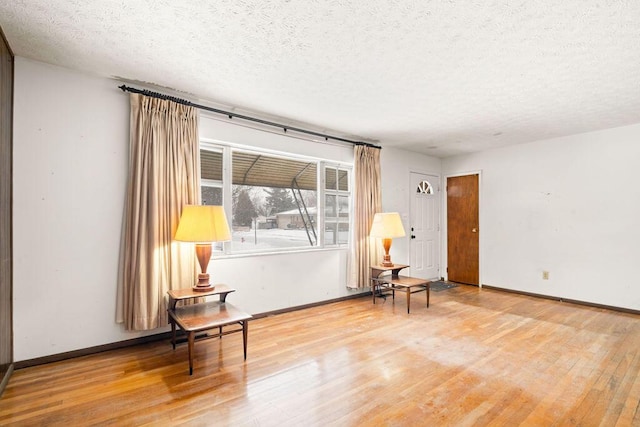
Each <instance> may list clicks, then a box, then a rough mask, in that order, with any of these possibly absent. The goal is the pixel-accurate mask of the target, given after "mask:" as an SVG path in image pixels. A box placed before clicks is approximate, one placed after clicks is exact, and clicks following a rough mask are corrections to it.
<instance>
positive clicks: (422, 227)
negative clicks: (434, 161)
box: [409, 172, 440, 279]
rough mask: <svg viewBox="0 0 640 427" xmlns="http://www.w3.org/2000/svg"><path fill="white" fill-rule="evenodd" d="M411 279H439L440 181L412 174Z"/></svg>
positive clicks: (428, 176) (435, 178)
mask: <svg viewBox="0 0 640 427" xmlns="http://www.w3.org/2000/svg"><path fill="white" fill-rule="evenodd" d="M410 190H411V193H412V196H411V219H410V221H411V230H410V232H411V240H410V242H411V244H410V247H409V250H410V253H411V256H410V260H411V262H410V266H411V276H413V277H418V278H421V279H435V278H438V279H439V278H440V178H439V177H438V176H435V175H425V174H421V173H415V172H412V173H411V189H410Z"/></svg>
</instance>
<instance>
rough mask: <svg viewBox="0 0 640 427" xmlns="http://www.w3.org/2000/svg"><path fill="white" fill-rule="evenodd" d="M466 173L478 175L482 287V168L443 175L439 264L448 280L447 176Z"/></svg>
mask: <svg viewBox="0 0 640 427" xmlns="http://www.w3.org/2000/svg"><path fill="white" fill-rule="evenodd" d="M467 175H478V226H479V228H480V236H478V288H480V289H482V283H483V280H482V277H483V275H482V271H483V268H482V265H483V264H484V262H483V259H484V257H483V254H484V240H485V239H484V233H483V231H482V230H483V229H484V224H483V221H482V170H481V169H480V170H472V171H467V172H458V173H451V174H445V175H444V177H443V184H442V186H443V187H444V190H443V191H441V193H442V208H443V209H442V214H441V217H442V232H441V233H440V236H441V239H442V250H441V255H440V256H441V259H442V261H443V262H442V266H441V273H442V274H443V275H444V278H445V280H449V273H448V272H447V269H448V268H449V254H448V252H447V251H448V249H449V241H448V239H449V228H448V227H449V224H448V223H447V208H448V206H447V180H448V179H449V178H454V177H457V176H467Z"/></svg>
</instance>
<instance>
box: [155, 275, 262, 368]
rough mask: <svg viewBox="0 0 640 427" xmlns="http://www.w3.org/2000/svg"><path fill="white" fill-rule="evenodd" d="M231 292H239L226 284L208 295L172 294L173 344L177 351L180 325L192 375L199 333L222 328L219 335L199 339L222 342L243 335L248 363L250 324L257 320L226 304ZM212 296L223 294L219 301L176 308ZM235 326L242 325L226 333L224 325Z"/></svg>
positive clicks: (177, 291) (176, 291)
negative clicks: (220, 340) (181, 302)
mask: <svg viewBox="0 0 640 427" xmlns="http://www.w3.org/2000/svg"><path fill="white" fill-rule="evenodd" d="M231 292H235V289H231V288H229V287H228V286H226V285H215V287H214V288H213V289H212V290H210V291H206V292H200V291H194V290H193V289H192V288H187V289H172V290H170V291H169V292H168V294H169V308H168V314H169V323H171V344H172V345H173V349H174V350H175V348H176V325H178V327H180V329H182V330H183V331H184V332H185V333H186V334H187V341H188V349H189V375H193V347H194V343H195V339H196V333H197V332H203V331H208V330H211V329H215V328H218V333H216V334H207V335H205V336H203V337H198V339H201V338H202V339H208V338H220V339H222V336H223V335H228V334H233V333H236V332H242V343H243V348H244V360H247V338H248V326H249V325H248V322H249V320H251V319H252V318H253V317H252V316H251V315H250V314H248V313H245V312H243V311H242V310H240V309H238V308H236V307H234V306H233V305H231V304H229V303H228V302H226V299H227V295H228V294H230V293H231ZM211 295H219V297H220V298H219V300H218V301H208V302H203V303H196V304H191V305H183V306H179V307H177V306H176V304H177V302H178V301H182V300H187V299H194V298H200V297H206V296H211ZM234 324H239V325H240V326H241V328H237V329H232V330H230V331H224V332H223V330H222V327H223V326H230V325H234Z"/></svg>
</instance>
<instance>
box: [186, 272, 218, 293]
mask: <svg viewBox="0 0 640 427" xmlns="http://www.w3.org/2000/svg"><path fill="white" fill-rule="evenodd" d="M213 288H215V286H214V285H212V284H211V283H209V273H200V274H198V283H197V284H195V285H194V286H192V288H191V289H193V290H194V291H197V292H207V291H212V290H213Z"/></svg>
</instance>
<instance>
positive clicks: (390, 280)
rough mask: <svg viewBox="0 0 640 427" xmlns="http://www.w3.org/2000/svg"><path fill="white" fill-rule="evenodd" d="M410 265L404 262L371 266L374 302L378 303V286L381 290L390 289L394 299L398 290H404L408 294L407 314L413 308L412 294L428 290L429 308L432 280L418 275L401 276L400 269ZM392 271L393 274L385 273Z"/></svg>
mask: <svg viewBox="0 0 640 427" xmlns="http://www.w3.org/2000/svg"><path fill="white" fill-rule="evenodd" d="M407 267H409V266H408V265H404V264H395V265H393V266H392V267H384V266H381V265H374V266H372V267H371V293H372V294H373V303H374V304H375V303H376V288H378V290H379V292H382V290H390V291H391V294H392V297H393V300H394V301H395V299H396V291H400V292H404V293H405V294H406V296H407V314H409V312H410V308H411V294H412V293H416V292H422V291H426V293H427V308H429V296H430V295H429V290H430V284H431V281H430V280H427V279H420V278H417V277H409V276H401V275H400V274H399V273H400V270H402V269H403V268H407ZM388 271H391V274H384V273H385V272H388Z"/></svg>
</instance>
